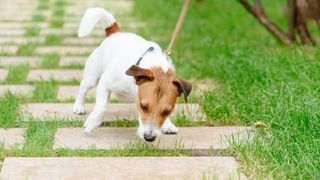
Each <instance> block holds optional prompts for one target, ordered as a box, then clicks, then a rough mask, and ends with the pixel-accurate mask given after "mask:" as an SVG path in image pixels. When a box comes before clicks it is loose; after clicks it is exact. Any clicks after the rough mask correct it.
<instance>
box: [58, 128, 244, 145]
mask: <svg viewBox="0 0 320 180" xmlns="http://www.w3.org/2000/svg"><path fill="white" fill-rule="evenodd" d="M136 131H137V128H123V127H122V128H98V129H97V130H95V131H94V132H93V133H92V134H85V133H84V131H83V128H59V129H58V130H57V132H56V135H55V140H54V145H53V148H55V149H57V148H70V149H90V148H92V147H95V148H97V149H121V148H126V147H132V148H134V144H137V143H144V142H143V141H142V140H140V138H138V136H137V135H136ZM246 132H247V130H246V127H239V126H229V127H227V126H226V127H222V126H218V127H180V128H179V133H178V134H176V135H165V134H163V135H161V137H160V138H158V139H157V140H155V141H154V142H153V143H151V144H153V145H155V146H157V147H159V148H161V149H172V148H180V149H193V150H203V149H207V150H208V149H214V150H223V149H226V148H227V147H228V145H229V143H228V140H227V138H228V137H229V138H230V136H231V135H234V136H236V137H238V136H241V137H243V136H244V135H245V134H246ZM75 139H76V141H75Z"/></svg>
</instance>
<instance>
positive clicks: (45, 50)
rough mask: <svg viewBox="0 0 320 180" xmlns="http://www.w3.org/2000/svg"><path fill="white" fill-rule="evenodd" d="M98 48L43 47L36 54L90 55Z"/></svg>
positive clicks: (36, 50) (38, 48) (37, 49)
mask: <svg viewBox="0 0 320 180" xmlns="http://www.w3.org/2000/svg"><path fill="white" fill-rule="evenodd" d="M95 48H96V47H94V46H92V47H86V46H78V47H75V46H74V47H72V46H42V47H37V48H36V49H35V53H37V54H40V55H43V54H49V53H57V54H60V55H62V56H65V55H89V54H90V53H92V52H93V50H94V49H95Z"/></svg>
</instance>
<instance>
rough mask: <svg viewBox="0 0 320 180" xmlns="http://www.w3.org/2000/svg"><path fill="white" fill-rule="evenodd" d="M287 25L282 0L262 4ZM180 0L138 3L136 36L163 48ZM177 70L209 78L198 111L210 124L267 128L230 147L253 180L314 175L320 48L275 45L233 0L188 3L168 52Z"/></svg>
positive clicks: (318, 169)
mask: <svg viewBox="0 0 320 180" xmlns="http://www.w3.org/2000/svg"><path fill="white" fill-rule="evenodd" d="M263 4H264V7H266V12H267V14H268V15H269V16H270V18H271V19H272V20H274V21H275V22H276V23H277V24H278V25H279V26H280V27H282V28H284V29H287V28H286V26H287V24H286V19H287V18H286V17H285V15H284V12H283V7H284V4H286V1H284V0H281V1H276V0H273V1H272V2H269V1H266V0H264V1H263ZM181 5H182V1H181V0H180V1H155V0H153V1H149V0H137V1H136V6H135V15H137V16H138V17H139V18H140V19H141V20H142V21H145V22H146V23H147V25H148V28H142V29H141V30H140V34H142V35H143V36H144V37H146V38H148V39H149V38H151V39H157V40H158V42H159V43H160V45H161V46H162V47H166V46H167V44H168V42H169V40H170V37H171V33H172V32H173V29H174V26H175V23H176V20H177V18H178V15H179V11H180V8H181ZM172 58H173V61H174V63H175V64H176V68H177V75H178V76H180V77H183V78H185V79H202V78H209V79H210V78H212V79H214V80H215V81H217V82H218V83H219V87H218V88H217V89H215V90H211V91H209V92H207V93H205V95H204V97H203V99H202V103H203V109H204V111H205V113H206V115H207V117H208V119H209V121H211V122H212V123H213V124H214V123H217V124H248V125H251V124H253V123H254V122H256V121H262V122H264V123H267V124H269V125H270V129H269V130H268V131H266V132H263V133H257V134H256V135H255V136H253V137H252V139H251V140H250V141H247V142H242V143H235V144H234V145H233V150H234V151H235V155H236V156H238V159H239V162H240V165H241V168H242V170H243V171H244V172H245V173H246V174H247V175H248V177H250V178H253V179H264V178H274V179H318V178H319V177H320V160H319V156H320V146H319V144H320V133H319V132H320V114H319V112H320V103H319V102H320V95H319V87H320V78H319V77H320V71H319V67H320V50H319V49H318V48H315V47H298V46H285V45H283V44H280V43H279V42H277V41H276V40H275V39H274V38H273V37H272V36H271V35H270V34H269V33H268V32H267V31H266V30H265V29H264V28H263V27H261V25H260V24H259V23H258V22H257V21H256V20H255V19H254V18H253V17H252V16H251V15H250V14H249V13H248V12H246V11H245V10H244V8H243V7H242V6H241V5H240V4H239V3H238V2H237V1H218V0H212V1H192V2H191V5H190V9H189V11H188V15H187V17H186V20H185V22H184V25H183V27H182V29H181V32H180V34H179V36H178V39H177V42H176V44H175V46H174V49H173V54H172Z"/></svg>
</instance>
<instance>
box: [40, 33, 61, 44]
mask: <svg viewBox="0 0 320 180" xmlns="http://www.w3.org/2000/svg"><path fill="white" fill-rule="evenodd" d="M62 40H63V37H62V36H61V35H57V34H48V35H47V36H46V39H45V42H44V44H45V45H59V44H61V42H62Z"/></svg>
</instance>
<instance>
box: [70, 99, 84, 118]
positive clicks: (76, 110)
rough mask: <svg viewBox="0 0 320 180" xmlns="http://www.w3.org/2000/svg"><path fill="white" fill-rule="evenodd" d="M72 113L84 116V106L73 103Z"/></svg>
mask: <svg viewBox="0 0 320 180" xmlns="http://www.w3.org/2000/svg"><path fill="white" fill-rule="evenodd" d="M73 113H74V114H78V115H80V114H84V104H82V103H78V102H75V103H74V105H73Z"/></svg>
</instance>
